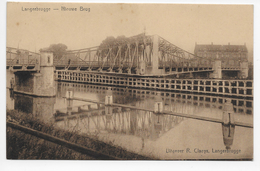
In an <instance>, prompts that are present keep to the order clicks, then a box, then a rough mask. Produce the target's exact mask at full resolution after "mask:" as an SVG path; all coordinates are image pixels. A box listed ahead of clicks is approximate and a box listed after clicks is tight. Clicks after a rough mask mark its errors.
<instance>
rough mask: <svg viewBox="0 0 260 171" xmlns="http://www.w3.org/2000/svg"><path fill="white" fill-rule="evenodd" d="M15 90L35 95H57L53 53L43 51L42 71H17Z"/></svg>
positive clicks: (41, 58) (41, 59)
mask: <svg viewBox="0 0 260 171" xmlns="http://www.w3.org/2000/svg"><path fill="white" fill-rule="evenodd" d="M15 86H16V87H15V91H20V92H22V93H25V94H30V95H35V96H49V97H52V96H55V95H56V89H55V81H54V66H53V54H52V52H49V51H41V57H40V72H34V73H33V72H28V71H18V72H15Z"/></svg>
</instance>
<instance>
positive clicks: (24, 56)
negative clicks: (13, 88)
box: [6, 47, 40, 66]
mask: <svg viewBox="0 0 260 171" xmlns="http://www.w3.org/2000/svg"><path fill="white" fill-rule="evenodd" d="M39 62H40V54H38V53H34V52H30V51H27V50H23V49H16V48H11V47H7V48H6V65H7V66H14V65H36V64H39Z"/></svg>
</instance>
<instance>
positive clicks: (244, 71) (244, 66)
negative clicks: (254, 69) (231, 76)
mask: <svg viewBox="0 0 260 171" xmlns="http://www.w3.org/2000/svg"><path fill="white" fill-rule="evenodd" d="M240 68H241V70H240V72H239V75H240V77H241V78H247V77H248V62H247V61H244V62H241V63H240Z"/></svg>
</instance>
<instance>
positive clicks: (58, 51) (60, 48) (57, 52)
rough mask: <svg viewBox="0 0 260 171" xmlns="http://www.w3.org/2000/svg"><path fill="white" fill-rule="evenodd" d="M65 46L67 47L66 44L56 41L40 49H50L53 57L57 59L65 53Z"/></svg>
mask: <svg viewBox="0 0 260 171" xmlns="http://www.w3.org/2000/svg"><path fill="white" fill-rule="evenodd" d="M67 48H68V47H67V46H66V45H64V44H62V43H58V44H51V45H50V46H49V47H48V48H44V49H41V50H49V51H52V52H53V57H54V59H58V60H59V59H61V58H62V56H63V55H64V54H65V53H66V50H67Z"/></svg>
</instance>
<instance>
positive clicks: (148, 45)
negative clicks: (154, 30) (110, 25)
mask: <svg viewBox="0 0 260 171" xmlns="http://www.w3.org/2000/svg"><path fill="white" fill-rule="evenodd" d="M143 63H144V64H143ZM142 64H143V65H144V66H145V68H147V70H151V69H154V68H155V69H161V70H164V71H166V73H167V72H171V71H174V72H190V71H194V72H196V71H201V70H212V64H213V61H211V60H210V59H206V58H202V57H198V56H195V55H194V54H192V53H189V52H187V51H185V50H183V49H181V48H179V47H177V46H175V45H173V44H171V43H170V42H168V41H167V40H165V39H164V38H162V37H160V36H157V35H153V36H146V35H144V34H140V35H137V36H133V37H130V38H127V39H125V40H120V41H116V40H115V41H114V42H113V44H112V45H109V46H105V47H101V46H98V47H92V48H86V49H79V50H73V51H68V52H67V53H66V54H65V55H64V56H63V57H62V58H61V59H60V60H55V61H54V65H55V66H56V69H78V70H88V71H109V72H119V73H129V74H131V73H132V74H138V73H139V72H138V69H140V68H141V65H142ZM147 73H149V72H147ZM163 73H165V72H163Z"/></svg>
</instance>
